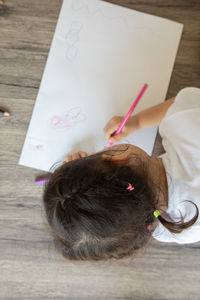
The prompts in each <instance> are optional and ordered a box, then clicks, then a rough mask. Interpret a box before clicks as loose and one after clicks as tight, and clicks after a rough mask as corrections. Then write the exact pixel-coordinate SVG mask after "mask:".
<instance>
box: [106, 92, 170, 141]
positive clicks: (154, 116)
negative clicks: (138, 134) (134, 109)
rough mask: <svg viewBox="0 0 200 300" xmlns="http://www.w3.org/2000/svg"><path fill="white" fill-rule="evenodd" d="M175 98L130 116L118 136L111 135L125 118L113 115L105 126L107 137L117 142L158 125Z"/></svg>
mask: <svg viewBox="0 0 200 300" xmlns="http://www.w3.org/2000/svg"><path fill="white" fill-rule="evenodd" d="M174 100H175V97H173V98H171V99H169V100H167V101H165V102H163V103H161V104H158V105H155V106H153V107H150V108H147V109H145V110H143V111H141V112H139V113H137V114H136V115H134V116H132V117H130V118H129V120H128V122H127V123H126V125H125V126H124V128H123V129H122V132H121V133H120V134H118V135H116V136H113V137H111V135H112V133H113V132H114V131H115V130H117V128H118V127H119V125H120V124H121V122H122V120H123V118H124V117H120V116H115V117H113V118H112V119H111V120H110V121H109V122H108V123H107V125H106V126H105V128H104V134H105V138H106V139H107V140H109V142H113V143H116V142H119V141H121V140H123V139H124V138H126V137H127V136H129V135H131V134H132V133H133V132H134V131H137V130H140V129H143V128H147V127H152V126H158V125H159V124H160V122H161V121H162V119H163V118H164V116H165V114H166V112H167V111H168V109H169V107H170V106H171V105H172V103H174Z"/></svg>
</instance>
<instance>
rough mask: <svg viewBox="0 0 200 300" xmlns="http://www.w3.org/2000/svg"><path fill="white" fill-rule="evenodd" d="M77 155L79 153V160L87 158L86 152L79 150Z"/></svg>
mask: <svg viewBox="0 0 200 300" xmlns="http://www.w3.org/2000/svg"><path fill="white" fill-rule="evenodd" d="M78 153H79V155H80V157H81V158H82V157H86V156H88V154H87V153H86V152H84V151H81V150H79V151H78Z"/></svg>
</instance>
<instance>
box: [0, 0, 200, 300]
mask: <svg viewBox="0 0 200 300" xmlns="http://www.w3.org/2000/svg"><path fill="white" fill-rule="evenodd" d="M74 1H76V0H74ZM108 2H112V3H115V4H119V5H122V6H125V7H129V8H132V9H135V10H138V11H142V12H147V13H150V14H154V15H157V16H161V17H166V18H169V19H171V20H174V21H178V22H180V23H183V24H184V25H185V26H184V32H183V36H182V40H181V44H180V48H179V51H178V55H177V58H176V63H175V67H174V71H173V74H172V79H171V83H170V87H169V91H168V97H170V96H173V95H176V93H177V92H178V91H179V90H180V89H181V88H183V87H186V86H199V84H200V56H199V53H200V35H199V30H200V2H199V0H166V1H164V0H163V1H159V0H157V1H156V0H137V1H136V0H121V1H120V0H112V1H108ZM60 7H61V0H57V1H53V0H7V1H5V3H4V4H3V5H0V105H2V106H3V105H4V106H6V107H8V108H9V109H10V110H11V113H12V117H10V118H4V117H1V118H0V132H1V134H0V139H1V140H0V264H1V265H0V299H92V300H93V299H94V300H96V299H101V300H102V299H133V300H140V299H141V300H143V299H147V300H150V299H152V300H155V299H159V300H162V299H175V300H179V299H181V300H184V299H185V300H197V299H200V243H196V244H191V245H184V246H179V245H176V244H163V243H158V242H157V241H153V243H152V244H151V246H150V247H149V248H148V250H147V251H146V252H145V253H143V254H141V255H140V256H139V257H138V258H137V259H136V260H134V261H131V260H130V259H128V260H124V261H118V262H107V263H105V262H104V263H103V262H99V263H79V262H78V263H71V262H68V261H65V260H64V259H62V258H61V257H60V256H58V255H57V253H56V252H55V250H54V248H53V246H52V244H51V237H50V236H49V235H48V233H47V230H46V227H45V225H44V224H45V219H44V216H43V210H42V202H41V195H42V186H34V184H33V182H34V178H35V176H36V175H38V171H36V170H33V169H29V168H25V167H22V166H18V160H19V156H20V153H21V149H22V145H23V142H24V138H25V134H26V131H27V127H28V124H29V121H30V117H31V114H32V109H33V106H34V102H35V99H36V96H37V93H38V88H39V85H40V81H41V77H42V74H43V70H44V66H45V62H46V59H47V55H48V52H49V48H50V44H51V40H52V37H53V33H54V30H55V26H56V22H57V18H58V14H59V10H60ZM161 68H162V66H161ZM161 149H162V148H161V142H160V138H159V137H158V138H157V142H156V147H155V151H154V155H157V154H160V151H161Z"/></svg>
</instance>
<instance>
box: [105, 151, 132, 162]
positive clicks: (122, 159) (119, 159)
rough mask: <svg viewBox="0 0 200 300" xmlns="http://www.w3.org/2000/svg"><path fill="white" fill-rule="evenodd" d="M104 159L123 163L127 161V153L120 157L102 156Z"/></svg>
mask: <svg viewBox="0 0 200 300" xmlns="http://www.w3.org/2000/svg"><path fill="white" fill-rule="evenodd" d="M102 158H103V159H105V160H108V161H110V162H113V163H118V162H119V163H121V162H126V161H127V153H125V152H124V153H123V154H122V153H121V154H119V155H108V154H102Z"/></svg>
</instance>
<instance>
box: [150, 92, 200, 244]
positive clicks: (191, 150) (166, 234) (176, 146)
mask: <svg viewBox="0 0 200 300" xmlns="http://www.w3.org/2000/svg"><path fill="white" fill-rule="evenodd" d="M159 132H160V135H161V137H162V139H163V140H162V143H163V147H164V149H165V153H164V154H162V155H161V156H160V157H161V158H162V161H163V164H164V167H165V170H166V174H167V182H168V209H167V213H168V214H169V215H170V216H171V217H172V219H173V220H175V221H178V220H180V212H179V210H180V211H181V213H182V215H183V217H184V216H185V218H184V221H189V220H191V219H192V217H194V215H195V212H196V208H195V206H194V205H193V204H192V203H188V202H183V201H185V200H191V201H192V202H194V203H195V204H196V205H197V206H198V209H199V214H200V89H198V88H192V87H191V88H190V87H189V88H185V89H183V90H181V91H180V92H179V93H178V95H177V96H176V98H175V102H174V103H173V104H172V105H171V106H170V107H169V109H168V111H167V113H166V115H165V117H164V119H163V120H162V122H161V123H160V127H159ZM153 237H154V238H155V239H157V240H159V241H161V242H176V243H179V244H187V243H195V242H198V241H200V215H199V218H198V220H197V221H196V223H195V224H194V225H192V226H191V227H190V228H188V229H185V230H183V231H182V232H181V233H178V234H175V233H171V232H170V231H168V230H167V229H166V228H165V227H164V226H163V225H162V224H161V223H160V222H159V224H158V226H157V227H156V229H155V231H154V232H153Z"/></svg>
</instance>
